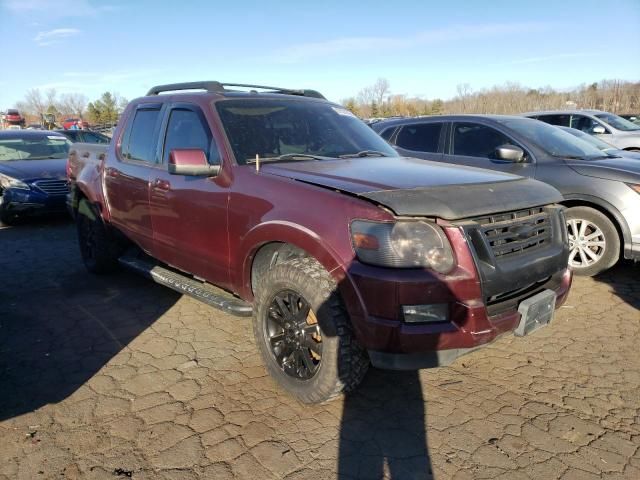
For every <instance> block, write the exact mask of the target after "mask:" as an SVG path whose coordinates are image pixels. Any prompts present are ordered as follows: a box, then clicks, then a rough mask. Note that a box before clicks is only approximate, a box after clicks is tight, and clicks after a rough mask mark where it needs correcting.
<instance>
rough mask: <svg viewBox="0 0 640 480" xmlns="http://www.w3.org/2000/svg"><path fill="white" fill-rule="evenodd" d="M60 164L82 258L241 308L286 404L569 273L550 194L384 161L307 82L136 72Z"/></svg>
mask: <svg viewBox="0 0 640 480" xmlns="http://www.w3.org/2000/svg"><path fill="white" fill-rule="evenodd" d="M247 87H248V88H249V89H250V90H249V91H242V88H247ZM196 89H199V90H203V91H202V92H194V91H193V90H196ZM182 90H190V91H189V92H181V91H182ZM161 93H162V94H161ZM67 170H68V176H69V180H70V185H71V193H70V194H69V197H68V205H69V208H70V209H71V211H72V213H73V215H74V217H75V219H76V221H77V226H78V238H79V243H80V250H81V254H82V257H83V260H84V263H85V264H86V266H87V268H88V269H89V270H90V271H91V272H96V273H100V272H106V271H109V270H112V269H113V268H115V267H116V266H117V265H124V266H127V267H129V268H132V269H134V270H136V271H138V272H140V273H142V274H144V275H147V276H148V277H149V278H151V279H153V280H154V281H156V282H159V283H161V284H163V285H166V286H168V287H170V288H173V289H175V290H177V291H179V292H182V293H184V294H188V295H191V296H193V297H195V298H197V299H199V300H201V301H203V302H206V303H208V304H210V305H212V306H214V307H217V308H220V309H222V310H224V311H226V312H228V313H231V314H236V315H240V316H252V318H253V331H254V334H255V339H256V343H257V346H258V348H259V350H260V352H261V354H262V356H263V360H264V362H265V365H266V368H267V370H268V371H269V372H270V374H271V375H272V376H273V377H275V379H276V380H277V381H278V382H279V383H280V385H281V386H283V387H284V388H285V389H286V390H287V391H289V392H290V393H292V394H293V395H295V396H296V397H297V398H299V399H300V400H302V401H304V402H321V401H324V400H327V399H329V398H331V397H333V396H334V395H337V394H338V393H340V392H342V391H348V390H351V389H354V388H355V387H356V386H357V385H358V384H359V383H360V381H361V380H362V378H363V376H364V374H365V373H366V370H367V368H368V366H369V364H373V365H374V366H376V367H381V368H389V369H418V368H424V367H430V366H438V365H446V364H448V363H451V362H452V361H453V360H454V359H456V358H457V357H459V356H460V355H462V354H465V353H468V352H469V351H471V350H473V349H475V348H478V347H480V346H482V345H485V344H487V343H489V342H491V341H492V340H494V339H495V338H496V337H498V336H499V335H501V334H503V333H506V332H514V333H515V334H516V335H520V336H522V335H526V334H528V333H530V332H532V331H533V330H535V329H537V328H539V327H542V326H544V325H546V324H548V323H549V321H550V320H551V318H552V316H553V312H554V309H555V308H557V307H558V306H559V305H560V304H562V302H563V301H564V300H565V298H566V296H567V293H568V291H569V287H570V284H571V272H570V271H569V270H568V269H567V258H568V246H567V238H566V231H565V227H564V217H563V213H562V207H560V206H558V202H560V201H561V200H562V197H561V195H560V194H559V193H558V191H557V190H555V189H554V188H552V187H550V186H548V185H546V184H543V183H540V182H537V181H535V180H530V179H525V178H521V177H517V176H513V175H509V174H504V173H500V172H492V171H488V170H482V169H476V168H471V167H460V166H454V165H448V164H443V163H431V162H425V161H424V160H414V159H412V158H405V157H400V156H399V155H398V154H397V153H396V151H395V150H394V149H393V148H391V147H390V146H389V145H388V144H387V143H386V142H385V141H384V140H382V139H381V138H380V137H378V136H377V135H376V134H375V133H374V132H373V131H372V130H371V129H370V128H368V127H367V126H366V125H365V124H364V123H363V122H361V121H360V120H358V119H357V118H355V117H354V116H353V115H352V114H351V113H350V112H349V111H348V110H345V109H344V108H343V107H341V106H340V105H336V104H333V103H330V102H328V101H326V100H325V99H324V97H322V95H320V94H319V93H318V92H316V91H313V90H286V89H278V88H270V87H258V86H247V85H232V84H221V83H218V82H193V83H186V84H174V85H165V86H159V87H155V88H153V89H151V91H150V92H149V93H148V94H147V96H145V97H142V98H139V99H137V100H134V101H133V102H131V103H130V104H129V106H128V107H127V109H126V111H125V112H124V114H123V115H122V118H121V121H120V123H119V126H118V128H117V129H116V131H115V134H114V136H113V140H112V142H111V144H110V145H108V146H101V145H90V144H75V145H74V146H73V148H72V151H71V152H70V156H69V163H68V168H67Z"/></svg>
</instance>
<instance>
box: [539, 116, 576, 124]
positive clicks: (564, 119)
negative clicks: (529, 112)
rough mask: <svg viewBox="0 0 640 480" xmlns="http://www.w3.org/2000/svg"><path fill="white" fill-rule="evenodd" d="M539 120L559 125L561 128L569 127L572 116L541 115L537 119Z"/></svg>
mask: <svg viewBox="0 0 640 480" xmlns="http://www.w3.org/2000/svg"><path fill="white" fill-rule="evenodd" d="M536 118H537V119H538V120H542V121H543V122H545V123H549V124H551V125H558V126H560V127H568V126H569V121H570V119H571V115H540V116H539V117H536Z"/></svg>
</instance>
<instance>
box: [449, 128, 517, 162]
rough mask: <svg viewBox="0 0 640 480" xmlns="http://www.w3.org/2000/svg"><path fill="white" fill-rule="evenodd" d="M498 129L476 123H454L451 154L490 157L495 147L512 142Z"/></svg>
mask: <svg viewBox="0 0 640 480" xmlns="http://www.w3.org/2000/svg"><path fill="white" fill-rule="evenodd" d="M513 143H514V142H513V140H511V139H510V138H509V137H507V136H506V135H504V134H502V133H501V132H499V131H498V130H496V129H494V128H491V127H487V126H485V125H480V124H477V123H456V125H455V127H454V129H453V152H452V153H453V154H454V155H465V156H467V157H483V158H492V157H494V155H495V151H496V148H498V147H499V146H501V145H505V144H513Z"/></svg>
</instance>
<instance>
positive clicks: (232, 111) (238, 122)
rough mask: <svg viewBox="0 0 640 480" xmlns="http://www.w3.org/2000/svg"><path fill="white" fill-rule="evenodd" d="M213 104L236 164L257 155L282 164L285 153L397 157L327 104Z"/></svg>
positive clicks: (342, 111)
mask: <svg viewBox="0 0 640 480" xmlns="http://www.w3.org/2000/svg"><path fill="white" fill-rule="evenodd" d="M215 105H216V108H217V109H218V112H219V113H220V118H221V120H222V124H223V126H224V129H225V131H226V133H227V137H228V139H229V143H230V144H231V147H232V148H233V153H234V155H235V157H236V160H237V161H238V163H239V164H245V163H250V162H253V161H255V158H256V154H258V155H260V158H263V159H269V161H287V159H286V158H285V159H282V160H280V156H281V155H286V154H303V155H313V156H316V157H318V158H322V157H338V156H340V155H353V154H356V153H358V152H361V151H364V150H375V151H378V152H380V153H381V154H383V155H386V156H390V157H397V156H398V154H397V153H396V152H395V150H394V149H393V148H391V147H390V146H389V144H388V143H387V142H385V141H384V140H383V139H382V138H380V136H379V135H378V134H377V133H375V132H374V131H373V130H372V129H371V128H369V127H368V126H367V125H365V124H364V122H362V121H361V120H359V119H358V118H357V117H355V116H354V115H353V114H352V113H351V112H350V111H349V110H347V109H345V108H342V107H338V106H336V105H332V104H330V103H326V102H319V101H315V100H314V101H308V100H303V99H287V98H283V99H273V100H272V99H257V98H256V99H253V98H251V99H243V100H235V99H234V100H223V101H219V102H216V104H215ZM289 161H291V160H289ZM310 161H313V160H310Z"/></svg>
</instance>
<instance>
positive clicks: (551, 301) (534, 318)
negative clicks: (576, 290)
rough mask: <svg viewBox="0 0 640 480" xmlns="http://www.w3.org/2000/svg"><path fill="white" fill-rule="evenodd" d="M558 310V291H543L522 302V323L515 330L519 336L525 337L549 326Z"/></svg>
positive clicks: (520, 306) (520, 309) (520, 307)
mask: <svg viewBox="0 0 640 480" xmlns="http://www.w3.org/2000/svg"><path fill="white" fill-rule="evenodd" d="M555 310H556V293H555V292H554V291H553V290H548V289H547V290H543V291H542V292H540V293H538V294H536V295H534V296H533V297H530V298H527V299H526V300H523V301H522V302H520V305H519V306H518V312H520V323H518V326H517V327H516V329H515V331H514V332H513V333H514V334H515V335H516V336H518V337H524V336H525V335H529V334H530V333H532V332H535V331H536V330H538V329H539V328H542V327H545V326H547V325H548V324H549V323H551V321H552V320H553V314H554V312H555Z"/></svg>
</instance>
